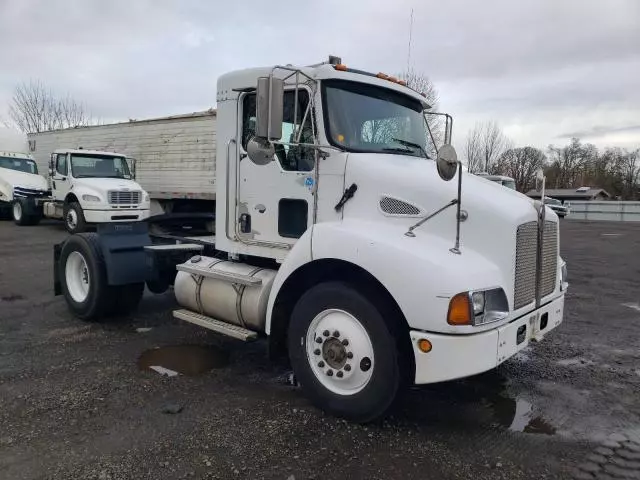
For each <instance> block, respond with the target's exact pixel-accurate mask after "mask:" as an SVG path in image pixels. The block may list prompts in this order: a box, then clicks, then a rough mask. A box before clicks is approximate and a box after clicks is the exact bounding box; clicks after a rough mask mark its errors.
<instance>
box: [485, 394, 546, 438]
mask: <svg viewBox="0 0 640 480" xmlns="http://www.w3.org/2000/svg"><path fill="white" fill-rule="evenodd" d="M486 400H487V402H488V404H489V407H490V408H491V409H492V410H493V413H494V414H495V417H496V419H497V420H498V423H499V424H500V425H501V426H503V427H506V428H508V429H509V430H511V431H512V432H524V433H538V434H544V435H555V433H556V428H555V427H554V426H553V425H551V424H550V423H549V422H547V421H546V420H545V419H544V418H542V417H541V416H540V415H536V414H535V411H534V408H533V405H532V404H531V403H529V402H528V401H526V400H524V399H522V398H516V399H513V398H508V397H503V396H499V397H495V398H492V399H486Z"/></svg>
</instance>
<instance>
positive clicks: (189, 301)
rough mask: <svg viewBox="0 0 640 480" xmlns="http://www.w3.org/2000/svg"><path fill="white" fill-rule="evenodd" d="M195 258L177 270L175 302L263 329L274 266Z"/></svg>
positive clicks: (231, 321)
mask: <svg viewBox="0 0 640 480" xmlns="http://www.w3.org/2000/svg"><path fill="white" fill-rule="evenodd" d="M198 258H199V260H198V261H197V263H196V262H193V263H192V260H190V261H189V262H187V263H186V264H184V265H185V266H189V267H192V268H191V271H190V272H186V271H178V274H177V275H176V280H175V284H174V292H175V296H176V300H177V302H178V304H180V306H182V307H184V308H187V309H189V310H191V311H193V312H197V313H201V314H203V315H207V316H209V317H212V318H215V319H216V320H221V321H223V322H228V323H232V324H234V325H238V326H241V327H244V328H246V329H248V330H253V331H257V332H264V329H265V320H266V314H267V302H268V300H269V293H270V292H271V287H272V285H273V280H274V278H275V276H276V270H270V269H266V268H260V267H255V266H252V265H247V264H246V263H238V262H230V261H227V260H220V259H216V258H211V257H198ZM178 268H180V266H179V267H178ZM196 269H197V270H196ZM194 272H197V273H194Z"/></svg>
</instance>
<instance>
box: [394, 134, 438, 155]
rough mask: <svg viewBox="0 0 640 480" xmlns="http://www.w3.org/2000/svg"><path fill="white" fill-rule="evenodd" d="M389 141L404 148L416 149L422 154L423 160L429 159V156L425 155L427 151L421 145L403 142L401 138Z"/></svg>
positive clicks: (407, 141)
mask: <svg viewBox="0 0 640 480" xmlns="http://www.w3.org/2000/svg"><path fill="white" fill-rule="evenodd" d="M391 140H393V141H394V142H398V143H399V144H400V145H404V146H405V147H412V148H417V149H418V150H420V151H421V152H422V154H423V155H424V158H426V159H429V155H427V151H426V150H425V149H424V147H423V146H422V145H420V144H417V143H414V142H410V141H409V140H403V139H402V138H392V139H391Z"/></svg>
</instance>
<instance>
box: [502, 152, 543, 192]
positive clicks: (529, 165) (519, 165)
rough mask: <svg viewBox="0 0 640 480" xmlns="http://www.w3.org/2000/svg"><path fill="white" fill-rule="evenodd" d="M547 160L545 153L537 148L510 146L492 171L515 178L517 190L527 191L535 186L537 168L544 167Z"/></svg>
mask: <svg viewBox="0 0 640 480" xmlns="http://www.w3.org/2000/svg"><path fill="white" fill-rule="evenodd" d="M545 160H546V157H545V154H544V153H543V152H542V151H541V150H538V149H537V148H533V147H523V148H510V149H509V150H507V151H505V152H504V153H503V154H502V155H501V156H500V158H499V159H498V161H497V162H496V163H495V164H494V165H493V166H492V168H491V172H492V173H494V174H498V175H506V176H508V177H511V178H513V179H514V180H515V182H516V190H518V191H519V192H523V193H526V192H527V191H529V190H530V189H532V188H533V187H534V185H535V173H536V170H538V169H539V168H542V167H544V164H545Z"/></svg>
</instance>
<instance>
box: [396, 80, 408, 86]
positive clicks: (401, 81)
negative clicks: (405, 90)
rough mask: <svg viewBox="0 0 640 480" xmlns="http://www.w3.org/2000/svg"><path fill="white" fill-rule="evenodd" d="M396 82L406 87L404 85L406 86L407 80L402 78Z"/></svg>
mask: <svg viewBox="0 0 640 480" xmlns="http://www.w3.org/2000/svg"><path fill="white" fill-rule="evenodd" d="M398 83H399V84H400V85H402V86H403V87H406V86H407V82H405V81H404V80H398Z"/></svg>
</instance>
